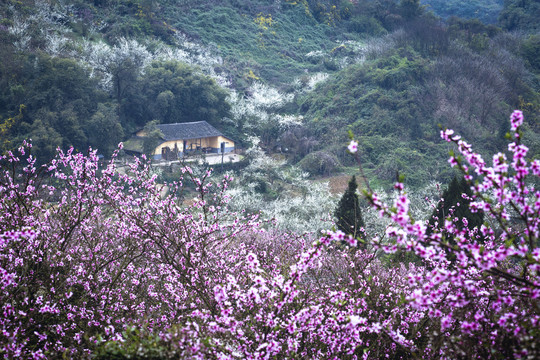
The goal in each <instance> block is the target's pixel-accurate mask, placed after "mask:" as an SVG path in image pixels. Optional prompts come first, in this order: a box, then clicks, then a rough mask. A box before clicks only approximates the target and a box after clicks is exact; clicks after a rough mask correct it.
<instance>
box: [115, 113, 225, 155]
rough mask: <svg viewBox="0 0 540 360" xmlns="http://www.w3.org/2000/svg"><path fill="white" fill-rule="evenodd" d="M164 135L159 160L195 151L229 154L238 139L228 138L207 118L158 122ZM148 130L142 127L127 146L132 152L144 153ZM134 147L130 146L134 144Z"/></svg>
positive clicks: (159, 149) (158, 150)
mask: <svg viewBox="0 0 540 360" xmlns="http://www.w3.org/2000/svg"><path fill="white" fill-rule="evenodd" d="M156 127H157V129H158V130H160V131H161V133H162V134H163V136H162V139H161V140H162V141H161V143H159V145H158V146H156V148H155V149H154V151H153V153H152V156H153V158H154V159H155V160H161V159H163V160H176V159H179V158H182V157H184V156H185V155H188V154H189V153H193V152H197V151H199V152H203V153H207V154H208V153H215V154H221V153H229V152H232V151H233V150H234V141H233V140H231V139H229V138H227V137H225V136H224V135H223V134H222V133H221V132H220V131H219V130H217V129H216V128H215V127H213V126H212V125H210V124H209V123H207V122H206V121H195V122H187V123H176V124H160V125H156ZM144 137H145V132H144V130H140V131H138V132H137V134H136V136H135V137H134V138H132V139H130V140H129V141H128V142H127V143H126V146H125V149H126V150H128V151H129V150H131V151H130V152H132V153H136V152H139V153H142V144H143V142H144ZM131 144H132V146H129V145H131Z"/></svg>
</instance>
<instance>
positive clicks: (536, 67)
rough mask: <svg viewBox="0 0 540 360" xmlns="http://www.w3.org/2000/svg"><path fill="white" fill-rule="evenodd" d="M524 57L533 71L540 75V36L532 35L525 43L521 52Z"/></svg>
mask: <svg viewBox="0 0 540 360" xmlns="http://www.w3.org/2000/svg"><path fill="white" fill-rule="evenodd" d="M521 52H522V54H523V57H524V58H525V60H526V61H527V63H528V65H529V66H530V67H531V69H532V70H533V71H534V72H536V73H537V74H539V73H540V35H538V34H536V35H530V36H529V37H528V38H527V40H525V41H524V42H523V47H522V50H521Z"/></svg>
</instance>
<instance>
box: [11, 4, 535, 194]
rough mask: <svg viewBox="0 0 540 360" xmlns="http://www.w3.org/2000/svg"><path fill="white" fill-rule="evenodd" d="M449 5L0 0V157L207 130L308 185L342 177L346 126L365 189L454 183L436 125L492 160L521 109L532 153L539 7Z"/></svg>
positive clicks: (106, 147)
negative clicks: (149, 129) (167, 126)
mask: <svg viewBox="0 0 540 360" xmlns="http://www.w3.org/2000/svg"><path fill="white" fill-rule="evenodd" d="M445 3H446V5H448V6H446V7H445V6H443V5H444V4H443V2H439V1H422V2H420V1H418V0H400V1H397V0H379V1H368V0H356V1H347V0H339V1H338V0H319V1H316V0H281V1H280V0H275V1H274V0H272V1H270V0H266V1H263V0H255V1H240V0H222V1H196V0H184V1H173V0H159V1H157V0H94V1H68V0H21V1H15V0H7V1H2V2H1V3H0V120H1V126H0V136H1V144H0V146H1V147H2V151H5V150H7V149H10V148H12V147H14V146H17V145H18V144H19V143H20V142H21V141H22V140H23V139H25V138H32V140H33V143H34V148H35V153H36V154H37V155H38V157H39V159H40V161H46V160H47V159H49V158H50V157H51V156H52V155H53V154H54V151H55V149H56V147H57V146H60V147H64V148H65V147H68V146H71V145H73V146H75V147H76V148H77V149H78V150H81V151H84V150H86V149H87V148H88V147H89V146H91V147H94V148H96V147H97V148H99V150H100V152H101V153H103V154H104V155H107V154H110V152H111V151H112V150H113V149H114V148H115V147H116V144H117V143H118V142H120V141H122V140H125V139H127V138H129V137H130V136H131V134H132V133H133V132H134V131H135V130H136V129H139V128H142V127H143V126H144V125H145V124H147V123H149V122H150V121H152V120H157V121H158V122H160V123H171V122H182V121H197V120H207V121H209V122H210V123H212V124H214V125H216V126H218V127H219V128H220V129H222V130H223V131H224V132H225V133H226V134H227V135H229V136H232V137H233V138H235V139H237V141H238V142H239V143H240V144H241V145H243V146H246V147H247V146H249V145H250V144H251V143H253V140H252V139H253V136H255V137H256V138H258V139H259V140H260V142H259V144H260V146H261V147H262V148H263V149H264V150H265V151H267V152H274V151H281V152H283V153H284V154H285V156H286V157H287V159H288V160H289V162H290V163H294V164H298V165H299V166H300V167H301V168H302V169H304V170H306V171H308V172H310V173H311V174H312V175H314V176H316V175H327V174H333V173H336V172H349V171H350V169H352V165H353V164H352V163H351V161H350V157H349V156H348V155H347V153H346V151H345V146H344V144H345V142H346V139H347V131H348V130H352V131H353V132H354V133H355V134H357V136H359V138H360V139H361V140H362V141H361V144H360V150H361V154H362V160H363V161H364V162H365V167H366V170H367V172H368V175H369V176H370V177H372V178H373V179H374V181H376V182H377V181H380V182H381V184H387V183H389V182H391V181H392V179H393V178H394V177H395V173H396V172H404V173H405V174H406V175H407V179H408V180H407V181H409V183H410V184H413V185H419V184H421V183H422V182H425V181H427V180H430V179H436V180H447V179H448V178H449V177H450V176H451V174H449V173H444V172H442V170H441V169H443V167H442V166H441V163H444V159H445V157H446V155H447V150H448V149H447V148H446V147H445V146H444V145H442V143H441V142H440V140H439V139H438V131H439V127H438V125H439V124H441V125H442V126H443V127H445V126H448V127H454V128H456V130H458V131H461V132H462V133H464V134H465V135H466V136H467V137H469V138H470V140H474V141H475V142H476V144H478V146H479V147H480V149H481V150H490V151H492V150H493V149H494V148H498V147H499V146H500V145H501V144H502V139H503V138H504V135H505V133H506V131H507V128H506V127H505V126H506V125H505V124H506V123H507V122H506V119H505V118H504V117H502V115H501V114H505V113H509V111H510V110H511V109H513V108H521V109H523V110H524V111H525V117H526V119H527V120H526V121H528V123H527V124H526V125H525V130H524V131H525V136H526V137H528V138H529V144H531V146H532V148H533V149H532V150H533V154H536V155H538V152H539V151H540V150H539V149H540V141H539V140H538V135H537V134H538V122H537V120H536V119H538V109H539V106H540V105H539V104H540V100H539V96H538V91H539V89H540V85H539V74H540V60H539V59H540V36H539V35H538V33H537V31H538V29H537V19H538V15H539V9H540V7H539V6H538V3H537V2H535V1H516V0H510V1H504V4H502V3H501V2H500V1H488V0H486V1H475V2H467V1H451V2H445ZM426 4H429V6H427V5H426ZM450 5H452V6H450ZM459 5H461V7H460V6H459ZM457 8H461V9H470V11H468V13H467V14H462V13H460V12H458V11H456V10H453V9H457ZM486 14H487V15H486ZM484 15H486V16H484ZM439 16H440V17H439ZM456 16H465V17H467V18H469V19H461V18H459V17H456ZM442 18H444V19H447V20H442ZM482 21H484V22H482ZM488 23H489V24H488ZM509 31H512V32H509ZM248 139H251V140H249V141H248ZM349 167H350V168H349Z"/></svg>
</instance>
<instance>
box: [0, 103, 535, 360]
mask: <svg viewBox="0 0 540 360" xmlns="http://www.w3.org/2000/svg"><path fill="white" fill-rule="evenodd" d="M522 121H523V116H522V114H521V113H520V112H515V113H514V114H513V115H512V123H511V129H512V135H513V140H514V141H513V142H512V143H511V144H510V146H509V152H510V154H511V161H509V160H507V157H506V155H505V154H502V153H500V154H496V155H495V156H494V158H493V165H492V166H488V165H486V163H485V161H484V160H483V159H482V157H481V156H479V155H478V154H476V153H474V152H473V151H472V150H471V146H470V145H469V144H467V143H466V142H465V141H463V140H462V139H461V138H460V137H459V136H457V135H454V133H453V132H452V131H451V130H445V131H443V132H442V137H443V138H444V139H445V140H447V141H449V142H453V143H454V144H455V145H456V147H457V149H458V150H459V152H460V155H459V156H458V155H456V156H452V157H451V160H450V162H451V164H452V165H453V166H457V167H458V168H460V169H461V170H462V171H463V172H464V174H465V179H466V180H467V181H468V182H469V186H471V190H472V195H470V196H468V197H470V200H471V202H470V208H471V209H472V210H473V211H480V210H481V211H483V212H484V214H485V216H486V217H490V218H491V219H492V224H495V225H491V226H487V225H486V224H484V225H482V226H481V227H480V228H473V229H469V228H468V227H467V226H459V225H460V224H461V223H463V222H464V221H466V219H459V218H446V219H445V220H444V225H443V228H442V229H438V228H434V229H433V231H432V232H429V233H428V232H427V226H428V224H427V223H426V222H423V221H415V220H414V219H413V218H412V216H411V211H410V208H409V199H408V197H407V194H406V193H405V191H404V188H403V185H402V184H401V183H397V184H396V186H395V187H396V189H397V191H398V196H397V197H396V200H395V202H394V204H392V205H387V204H384V203H383V202H382V201H381V200H380V196H379V195H377V194H376V193H373V192H369V193H368V194H367V196H368V199H369V200H370V201H371V202H372V204H373V206H374V207H375V208H376V209H378V211H379V213H380V214H381V215H382V216H387V217H389V218H390V219H391V220H392V223H391V224H390V226H388V227H387V230H386V232H385V234H381V235H380V236H379V237H375V238H373V239H363V240H364V241H366V246H365V247H363V248H358V247H356V246H355V245H357V239H355V238H354V237H352V236H350V235H345V234H344V233H343V232H341V231H337V232H327V233H325V234H324V236H320V237H315V236H313V235H309V234H307V235H297V234H294V233H286V232H283V231H279V230H270V231H262V230H259V227H258V224H257V222H256V217H250V216H240V215H237V214H232V213H229V211H228V210H227V208H226V202H227V193H226V190H227V187H228V184H229V181H230V178H225V179H223V181H220V182H217V183H215V182H211V181H209V174H208V173H205V174H203V175H202V176H200V177H197V176H195V175H194V174H193V171H192V170H191V169H190V168H184V169H183V173H184V175H185V180H182V181H190V182H192V183H193V184H194V187H195V188H196V189H197V191H198V196H197V197H196V198H195V199H194V200H191V201H187V200H185V197H184V194H183V193H182V191H183V189H184V183H183V182H179V183H174V184H170V186H171V189H172V191H171V193H170V194H169V195H168V196H166V197H164V198H162V197H161V196H160V188H159V186H157V184H156V183H155V176H152V175H151V172H150V171H149V166H148V164H147V163H146V162H144V161H137V162H136V163H134V164H133V165H132V166H131V168H130V171H129V172H128V174H127V175H121V174H119V173H118V171H117V169H116V168H115V165H114V162H110V163H109V164H108V165H104V166H100V164H99V162H98V159H97V156H96V154H95V152H90V153H89V155H87V156H84V155H82V154H75V153H74V152H73V150H70V151H68V152H67V153H63V152H59V153H58V156H57V157H56V158H55V159H54V160H53V161H52V162H51V163H49V164H48V165H46V166H44V167H41V168H37V169H36V168H35V167H34V160H33V158H32V156H31V155H30V156H29V155H28V151H29V149H30V145H29V144H26V146H23V147H21V148H20V149H19V150H18V152H17V153H8V154H7V155H6V156H3V157H2V159H1V161H2V166H3V170H2V173H1V174H0V199H1V201H0V234H1V235H0V286H1V288H2V292H1V293H0V308H1V311H0V328H1V332H0V354H1V355H3V356H4V357H7V358H15V357H26V358H29V357H33V358H47V357H49V358H58V357H59V356H62V355H64V356H67V357H96V356H97V357H101V358H110V357H112V356H116V357H120V358H121V357H122V356H124V357H128V356H132V357H133V356H137V357H139V358H144V357H145V356H146V357H151V356H154V358H155V357H157V356H159V357H161V358H201V359H202V358H216V359H234V358H247V359H269V358H274V357H279V358H319V359H358V358H373V359H379V358H385V357H388V358H396V359H399V358H415V357H418V358H426V359H440V358H473V357H480V358H538V357H539V356H540V354H539V351H540V349H538V346H537V340H536V339H537V336H538V328H539V319H540V308H539V300H538V298H539V295H540V277H539V271H540V249H539V243H538V235H539V228H540V226H539V225H540V224H539V222H540V220H539V214H540V211H539V210H540V191H538V190H536V189H535V188H534V186H533V184H534V181H535V180H537V178H538V176H540V161H539V160H533V161H530V160H528V159H527V148H526V147H525V146H524V145H523V144H521V141H520V139H521V130H520V126H521V123H522ZM353 145H354V144H353ZM350 149H351V150H354V146H351V148H350ZM368 226H369V224H368ZM480 238H481V239H482V242H481V243H479V241H478V239H480ZM344 242H345V243H349V244H350V245H351V246H343V243H344ZM398 251H404V252H410V253H412V254H414V257H415V258H416V261H414V262H410V263H399V264H397V265H396V264H393V265H392V266H389V265H388V263H387V262H385V260H384V259H385V258H384V253H385V252H386V253H393V252H398ZM451 257H452V260H451ZM145 338H146V339H148V340H146V341H143V340H144V339H145ZM133 344H136V345H137V346H132V345H133ZM142 344H143V345H144V346H143V345H142ZM156 354H159V355H156Z"/></svg>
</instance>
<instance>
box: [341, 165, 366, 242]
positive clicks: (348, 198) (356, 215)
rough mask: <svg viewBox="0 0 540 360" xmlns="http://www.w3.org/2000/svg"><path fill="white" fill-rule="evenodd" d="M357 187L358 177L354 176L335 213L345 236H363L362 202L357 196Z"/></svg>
mask: <svg viewBox="0 0 540 360" xmlns="http://www.w3.org/2000/svg"><path fill="white" fill-rule="evenodd" d="M357 187H358V185H356V176H354V175H353V177H352V178H351V180H350V181H349V186H348V188H347V190H345V193H344V194H343V196H342V197H341V200H339V203H338V205H337V207H336V210H335V211H334V216H335V218H336V226H337V228H338V229H339V230H341V231H343V232H344V233H345V234H351V235H353V236H354V237H357V236H361V235H362V233H361V231H360V228H362V227H364V220H363V219H362V212H361V210H360V201H359V199H358V195H357V194H356V189H357Z"/></svg>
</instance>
